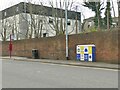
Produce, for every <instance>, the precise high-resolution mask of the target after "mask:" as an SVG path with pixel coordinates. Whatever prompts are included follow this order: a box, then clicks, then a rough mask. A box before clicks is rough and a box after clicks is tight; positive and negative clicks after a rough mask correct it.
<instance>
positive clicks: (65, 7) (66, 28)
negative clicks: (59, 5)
mask: <svg viewBox="0 0 120 90" xmlns="http://www.w3.org/2000/svg"><path fill="white" fill-rule="evenodd" d="M67 8H68V7H67V0H66V1H65V20H66V23H65V25H66V59H67V60H68V25H67V22H68V18H67Z"/></svg>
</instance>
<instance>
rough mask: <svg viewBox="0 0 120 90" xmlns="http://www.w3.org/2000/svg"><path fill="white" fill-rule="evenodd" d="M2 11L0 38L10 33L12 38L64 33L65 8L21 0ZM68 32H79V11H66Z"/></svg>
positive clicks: (4, 37)
mask: <svg viewBox="0 0 120 90" xmlns="http://www.w3.org/2000/svg"><path fill="white" fill-rule="evenodd" d="M1 12H2V19H0V22H1V24H2V28H1V29H0V32H1V38H2V40H8V39H9V35H10V34H12V36H13V39H14V40H20V39H28V38H40V37H51V36H56V35H60V34H65V22H66V21H65V10H63V9H58V8H52V7H47V6H43V5H36V4H31V3H25V2H21V3H19V4H17V5H14V6H12V7H9V8H7V9H5V10H3V11H1ZM67 23H68V33H69V34H77V33H79V32H81V13H80V12H74V11H68V21H67Z"/></svg>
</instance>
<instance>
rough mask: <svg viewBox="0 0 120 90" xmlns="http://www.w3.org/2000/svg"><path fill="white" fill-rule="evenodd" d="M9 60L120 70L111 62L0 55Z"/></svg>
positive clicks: (117, 65) (119, 67)
mask: <svg viewBox="0 0 120 90" xmlns="http://www.w3.org/2000/svg"><path fill="white" fill-rule="evenodd" d="M0 58H2V59H7V60H16V61H27V62H42V63H53V64H63V65H72V66H84V67H95V68H106V69H118V70H120V66H119V64H109V63H103V62H83V61H75V60H50V59H31V58H27V57H16V56H13V57H11V58H10V57H8V56H6V57H0Z"/></svg>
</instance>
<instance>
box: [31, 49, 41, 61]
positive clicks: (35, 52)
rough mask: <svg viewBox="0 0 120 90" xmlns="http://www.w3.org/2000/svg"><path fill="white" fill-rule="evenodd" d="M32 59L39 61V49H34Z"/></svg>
mask: <svg viewBox="0 0 120 90" xmlns="http://www.w3.org/2000/svg"><path fill="white" fill-rule="evenodd" d="M32 58H33V59H38V58H39V55H38V50H37V49H32Z"/></svg>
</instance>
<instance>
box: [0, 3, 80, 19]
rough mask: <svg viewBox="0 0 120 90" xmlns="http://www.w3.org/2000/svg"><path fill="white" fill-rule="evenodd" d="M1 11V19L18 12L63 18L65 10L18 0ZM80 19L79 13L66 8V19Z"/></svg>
mask: <svg viewBox="0 0 120 90" xmlns="http://www.w3.org/2000/svg"><path fill="white" fill-rule="evenodd" d="M1 12H2V19H5V18H8V17H11V16H14V15H17V14H20V13H28V14H29V13H32V14H36V15H44V16H51V17H59V18H65V10H63V9H59V8H52V7H48V6H42V5H37V4H31V3H26V2H20V3H19V4H16V5H14V6H11V7H9V8H6V9H4V10H2V11H1ZM76 15H77V20H81V13H80V12H75V11H69V10H68V19H76Z"/></svg>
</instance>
